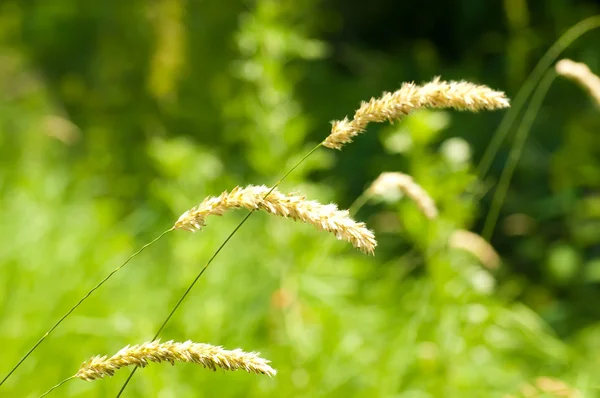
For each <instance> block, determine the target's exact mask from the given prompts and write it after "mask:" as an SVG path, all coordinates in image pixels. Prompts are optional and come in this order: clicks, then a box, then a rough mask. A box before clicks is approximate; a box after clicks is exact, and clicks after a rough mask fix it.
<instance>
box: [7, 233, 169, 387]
mask: <svg viewBox="0 0 600 398" xmlns="http://www.w3.org/2000/svg"><path fill="white" fill-rule="evenodd" d="M171 231H173V228H171V229H168V230H166V231H165V232H163V233H162V234H160V235H159V236H158V237H157V238H155V239H154V240H152V241H151V242H149V243H146V244H145V245H144V246H142V247H141V249H139V250H138V251H137V252H135V253H133V254H132V255H131V256H129V258H128V259H127V260H125V262H124V263H123V264H121V265H120V266H118V267H117V268H115V269H114V270H112V271H111V272H110V273H109V274H108V275H107V276H106V277H105V278H104V279H102V280H101V281H100V283H98V284H97V285H96V286H94V287H93V288H92V289H91V290H90V291H89V292H87V294H86V295H85V296H83V297H82V298H81V299H80V300H79V301H78V302H77V304H75V305H74V306H73V307H71V309H70V310H69V311H67V312H66V313H65V314H64V315H63V316H62V317H61V318H60V319H59V320H58V321H57V322H56V323H55V324H54V326H52V327H51V328H50V330H48V331H47V332H46V333H45V334H44V335H43V336H42V337H41V338H40V339H39V340H38V341H37V343H35V344H34V345H33V347H31V348H30V349H29V351H27V353H26V354H25V355H24V356H23V357H22V358H21V359H20V360H19V362H17V364H16V365H15V366H14V367H13V368H12V369H11V370H10V372H8V374H7V375H6V376H5V377H4V379H2V381H0V386H1V385H2V384H4V382H5V381H6V380H7V379H8V378H9V377H10V375H12V374H13V373H14V371H15V370H17V368H18V367H19V366H21V364H22V363H23V362H24V361H25V360H26V359H27V357H29V355H31V354H32V353H33V351H35V349H36V348H37V347H38V346H39V345H40V344H42V342H43V341H44V340H45V339H46V337H48V336H50V334H51V333H52V332H53V331H54V329H56V328H57V327H58V326H59V325H60V324H61V323H62V322H63V321H64V320H65V319H66V318H67V317H68V316H69V315H71V313H72V312H73V311H75V310H76V309H77V307H79V306H80V305H81V304H82V303H83V302H84V301H85V300H86V299H87V298H88V297H90V295H91V294H92V293H94V292H95V291H96V290H98V289H99V288H100V286H102V285H104V283H105V282H106V281H108V280H109V279H110V278H111V277H112V276H113V275H114V274H116V273H117V272H119V270H120V269H121V268H123V267H124V266H126V265H127V263H129V261H131V259H133V258H134V257H135V256H137V255H138V254H140V253H141V252H143V251H144V249H146V248H147V247H148V246H151V245H152V244H154V243H156V242H158V240H159V239H161V238H162V237H163V236H165V235H166V234H167V233H169V232H171Z"/></svg>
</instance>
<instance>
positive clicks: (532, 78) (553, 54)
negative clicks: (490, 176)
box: [477, 15, 600, 178]
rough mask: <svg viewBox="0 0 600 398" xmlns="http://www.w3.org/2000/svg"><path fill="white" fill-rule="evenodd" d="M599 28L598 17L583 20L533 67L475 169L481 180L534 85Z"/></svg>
mask: <svg viewBox="0 0 600 398" xmlns="http://www.w3.org/2000/svg"><path fill="white" fill-rule="evenodd" d="M599 27H600V15H595V16H593V17H590V18H587V19H584V20H583V21H581V22H579V23H577V24H576V25H574V26H573V27H571V28H570V29H569V30H567V31H566V32H565V33H564V34H563V35H562V36H561V37H560V38H559V39H558V40H557V41H556V42H555V43H554V44H553V45H552V47H550V49H549V50H548V51H547V52H546V54H544V56H543V57H542V58H541V59H540V61H539V62H538V64H537V65H536V66H535V68H534V69H533V71H532V72H531V73H530V74H529V76H528V77H527V79H526V80H525V83H523V86H521V89H520V90H519V92H518V93H517V95H516V96H515V98H514V100H513V101H512V106H511V107H510V109H509V110H508V111H507V112H506V115H504V118H503V119H502V122H500V125H499V126H498V129H497V130H496V132H495V134H494V136H493V138H492V140H491V141H490V144H489V145H488V147H487V149H486V150H485V153H484V154H483V157H482V158H481V161H480V162H479V166H478V167H477V169H478V172H479V177H480V178H483V177H485V175H486V174H487V173H488V171H489V170H490V167H491V165H492V161H493V160H494V157H495V156H496V153H497V152H498V150H499V149H500V146H501V145H502V142H503V141H504V139H505V138H506V136H507V134H508V132H509V130H510V128H511V127H512V125H513V124H514V122H515V120H516V119H517V116H518V115H519V113H520V112H521V110H522V108H523V106H524V105H525V103H526V102H527V99H528V98H529V96H530V95H531V93H533V91H534V90H535V87H536V85H537V84H538V83H539V82H540V81H541V80H542V77H543V75H544V73H545V72H546V70H548V69H549V68H550V67H551V66H552V64H553V63H554V61H556V60H557V59H558V57H559V56H560V54H561V53H562V52H563V51H564V50H565V49H566V48H567V47H569V46H570V45H571V44H572V43H573V42H574V41H575V40H577V39H578V38H579V37H581V36H582V35H584V34H585V33H587V32H589V31H591V30H593V29H596V28H599Z"/></svg>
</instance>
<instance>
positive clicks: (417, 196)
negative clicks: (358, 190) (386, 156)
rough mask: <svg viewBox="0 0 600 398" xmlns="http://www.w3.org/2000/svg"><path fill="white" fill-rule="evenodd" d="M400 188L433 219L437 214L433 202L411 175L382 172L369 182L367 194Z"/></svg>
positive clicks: (383, 193) (384, 192) (376, 193)
mask: <svg viewBox="0 0 600 398" xmlns="http://www.w3.org/2000/svg"><path fill="white" fill-rule="evenodd" d="M395 190H400V192H402V193H404V194H405V195H406V196H408V197H409V198H410V199H411V200H412V201H413V202H415V204H416V205H417V206H418V207H419V209H421V211H422V212H423V214H424V215H425V217H427V218H429V219H434V218H436V217H437V216H438V209H437V207H436V206H435V202H434V201H433V199H432V198H431V196H429V194H428V193H427V191H425V189H423V188H422V187H421V186H420V185H419V184H417V183H416V182H415V181H414V180H413V179H412V177H411V176H409V175H407V174H404V173H400V172H384V173H381V174H380V175H379V177H377V179H376V180H375V181H373V183H372V184H371V186H370V187H369V189H368V190H367V192H368V193H369V195H385V194H386V193H389V192H393V191H395Z"/></svg>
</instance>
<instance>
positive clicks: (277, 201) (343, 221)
mask: <svg viewBox="0 0 600 398" xmlns="http://www.w3.org/2000/svg"><path fill="white" fill-rule="evenodd" d="M240 208H244V209H248V210H251V211H254V210H263V211H266V212H268V213H271V214H274V215H277V216H280V217H285V218H291V219H293V220H296V221H298V220H299V221H302V222H304V223H306V224H311V225H313V226H315V227H316V228H317V229H319V230H325V231H327V232H331V233H333V234H335V236H336V237H337V238H338V239H341V240H345V241H348V242H350V243H351V244H352V245H353V246H354V247H356V248H357V249H359V250H362V251H363V252H365V253H368V254H373V253H374V250H375V246H377V241H376V240H375V235H374V234H373V232H371V231H370V230H369V229H367V227H366V225H365V224H364V223H362V222H356V221H354V220H353V219H352V218H351V217H350V215H349V213H348V211H347V210H339V209H338V208H337V206H336V205H334V204H327V205H323V204H321V203H319V202H316V201H314V200H307V199H306V198H305V197H304V196H302V195H298V194H284V193H281V192H280V191H278V190H277V189H274V190H272V189H271V188H269V187H266V186H264V185H261V186H256V185H248V186H247V187H245V188H240V187H236V188H234V189H233V190H232V191H231V192H227V191H225V192H223V193H222V194H221V195H219V196H218V197H208V198H206V199H205V200H204V201H202V203H200V204H199V205H198V206H196V207H194V208H192V209H190V210H188V211H186V212H185V213H183V214H182V215H181V217H179V219H178V220H177V222H176V223H175V225H174V228H175V229H183V230H187V231H197V230H199V229H200V228H201V227H203V226H205V225H206V218H207V217H208V216H211V215H217V216H220V215H222V214H223V213H224V212H225V211H227V210H230V209H240Z"/></svg>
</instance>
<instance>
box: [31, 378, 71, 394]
mask: <svg viewBox="0 0 600 398" xmlns="http://www.w3.org/2000/svg"><path fill="white" fill-rule="evenodd" d="M74 378H75V376H74V375H73V376H71V377H67V378H66V379H64V380H63V381H61V382H60V383H58V384H57V385H55V386H54V387H52V388H51V389H49V390H48V391H46V392H45V393H43V394H42V395H40V398H44V397H45V396H46V395H48V394H50V393H51V392H52V391H54V390H56V389H57V388H58V387H60V386H62V385H63V384H65V383H66V382H68V381H69V380H73V379H74Z"/></svg>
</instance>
